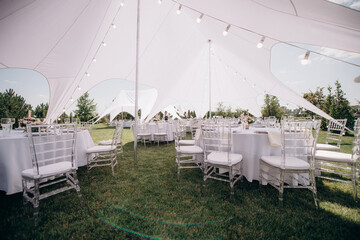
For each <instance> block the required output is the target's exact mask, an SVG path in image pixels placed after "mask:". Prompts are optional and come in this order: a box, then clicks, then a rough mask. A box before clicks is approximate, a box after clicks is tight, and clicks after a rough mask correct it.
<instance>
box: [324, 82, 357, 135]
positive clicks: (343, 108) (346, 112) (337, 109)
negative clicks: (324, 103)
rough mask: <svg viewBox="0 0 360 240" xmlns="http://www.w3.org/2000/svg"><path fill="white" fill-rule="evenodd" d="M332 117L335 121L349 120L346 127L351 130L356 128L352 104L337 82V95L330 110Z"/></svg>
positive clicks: (335, 94)
mask: <svg viewBox="0 0 360 240" xmlns="http://www.w3.org/2000/svg"><path fill="white" fill-rule="evenodd" d="M330 115H331V116H332V117H333V118H335V119H343V118H346V119H347V123H346V126H347V127H348V128H350V129H352V128H353V126H354V120H355V117H354V114H353V111H352V108H351V106H350V102H349V101H348V100H347V99H346V98H345V93H344V92H343V90H342V89H341V84H340V83H339V81H336V82H335V93H334V98H333V102H332V104H331V108H330Z"/></svg>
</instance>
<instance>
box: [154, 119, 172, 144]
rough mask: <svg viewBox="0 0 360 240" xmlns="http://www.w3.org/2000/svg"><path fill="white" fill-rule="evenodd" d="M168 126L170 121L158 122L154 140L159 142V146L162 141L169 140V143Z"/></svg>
mask: <svg viewBox="0 0 360 240" xmlns="http://www.w3.org/2000/svg"><path fill="white" fill-rule="evenodd" d="M167 128H168V123H166V122H158V123H156V130H155V132H154V134H153V136H154V142H157V143H158V146H159V143H160V141H162V142H167V144H169V139H168V133H167Z"/></svg>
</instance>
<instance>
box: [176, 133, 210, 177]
mask: <svg viewBox="0 0 360 240" xmlns="http://www.w3.org/2000/svg"><path fill="white" fill-rule="evenodd" d="M180 134H181V133H179V132H178V131H175V132H174V140H175V151H176V157H175V168H177V175H178V179H179V177H180V169H186V168H200V169H201V168H202V165H203V159H204V158H203V156H204V151H203V149H202V148H201V147H199V146H195V145H192V146H189V145H187V146H181V145H180V143H179V142H180Z"/></svg>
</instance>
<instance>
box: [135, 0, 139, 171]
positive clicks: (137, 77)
mask: <svg viewBox="0 0 360 240" xmlns="http://www.w3.org/2000/svg"><path fill="white" fill-rule="evenodd" d="M136 21H137V27H136V73H135V125H134V126H135V129H134V136H135V137H134V138H135V139H134V164H135V165H136V161H137V152H136V151H137V131H138V120H139V115H138V82H139V39H140V0H138V1H137V20H136Z"/></svg>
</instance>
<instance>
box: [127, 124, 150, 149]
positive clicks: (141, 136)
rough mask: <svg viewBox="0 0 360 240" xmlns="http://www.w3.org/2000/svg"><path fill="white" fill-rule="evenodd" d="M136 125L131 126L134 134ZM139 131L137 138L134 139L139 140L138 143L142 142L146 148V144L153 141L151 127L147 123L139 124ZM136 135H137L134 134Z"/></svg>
mask: <svg viewBox="0 0 360 240" xmlns="http://www.w3.org/2000/svg"><path fill="white" fill-rule="evenodd" d="M134 127H135V124H133V125H131V129H132V131H133V133H134V129H133V128H134ZM137 129H138V131H137V136H136V137H135V136H134V138H136V139H137V141H140V143H141V142H143V143H144V146H146V142H151V141H152V134H151V132H150V130H149V126H148V125H147V124H146V123H139V124H138V127H137ZM134 134H135V133H134Z"/></svg>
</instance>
